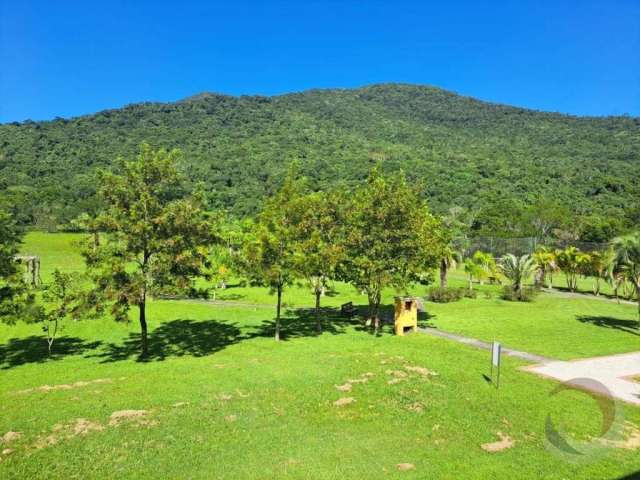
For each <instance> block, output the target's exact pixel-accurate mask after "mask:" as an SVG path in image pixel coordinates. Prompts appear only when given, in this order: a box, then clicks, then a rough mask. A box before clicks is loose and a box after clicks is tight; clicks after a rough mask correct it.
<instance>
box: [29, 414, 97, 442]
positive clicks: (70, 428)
mask: <svg viewBox="0 0 640 480" xmlns="http://www.w3.org/2000/svg"><path fill="white" fill-rule="evenodd" d="M104 429H105V426H104V425H102V424H101V423H99V422H93V421H91V420H87V419H86V418H77V419H75V420H74V421H72V422H69V423H57V424H56V425H54V426H53V427H52V429H51V430H52V433H51V434H49V435H42V436H40V437H38V438H37V439H36V442H35V443H34V447H35V448H37V449H42V448H46V447H51V446H53V445H56V444H57V443H59V442H60V441H62V440H67V439H70V438H73V437H77V436H78V435H87V434H88V433H91V432H100V431H102V430H104Z"/></svg>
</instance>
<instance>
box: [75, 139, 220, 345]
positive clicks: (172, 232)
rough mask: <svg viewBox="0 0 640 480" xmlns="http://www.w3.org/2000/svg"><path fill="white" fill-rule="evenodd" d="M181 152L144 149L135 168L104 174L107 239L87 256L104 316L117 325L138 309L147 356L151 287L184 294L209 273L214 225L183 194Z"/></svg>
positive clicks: (131, 164) (124, 164) (128, 165)
mask: <svg viewBox="0 0 640 480" xmlns="http://www.w3.org/2000/svg"><path fill="white" fill-rule="evenodd" d="M179 157H180V152H179V151H177V150H172V151H166V150H162V149H160V150H154V149H152V148H151V147H150V146H149V145H147V144H142V146H141V147H140V153H139V155H138V156H137V158H136V159H135V160H133V161H120V162H119V163H120V164H121V165H120V168H121V173H119V174H115V173H111V172H105V173H103V174H102V175H101V189H100V196H101V199H102V201H103V203H104V211H103V212H102V214H101V215H100V216H99V217H98V218H99V221H100V225H99V228H100V230H102V231H103V232H105V235H103V236H102V237H101V239H100V242H99V244H97V245H96V243H95V242H94V240H93V238H92V239H89V240H88V241H87V245H86V248H84V250H83V255H84V257H85V261H86V263H87V267H88V271H89V274H90V276H91V278H92V279H93V281H94V284H95V290H94V293H95V297H94V298H99V299H100V300H101V301H100V302H98V303H97V304H96V305H95V307H96V308H97V309H99V310H100V311H102V310H104V308H105V305H106V304H108V305H109V306H110V313H111V314H112V315H113V316H114V317H115V319H116V320H128V312H129V309H130V307H131V306H135V307H137V308H138V319H139V322H140V332H141V340H142V343H141V346H142V356H143V357H144V356H146V355H147V353H148V338H147V336H148V335H147V316H146V306H147V300H148V295H149V291H150V288H151V287H152V286H161V285H166V284H171V285H176V286H181V287H186V286H187V285H190V284H192V283H193V279H194V278H195V277H196V276H198V275H202V274H203V272H204V270H205V268H207V267H208V264H209V260H208V255H209V251H208V247H209V245H210V244H211V242H212V240H213V235H212V227H211V223H210V222H209V220H208V217H207V216H206V214H205V213H204V211H203V210H202V199H201V195H200V194H198V193H197V192H196V194H194V195H192V196H187V195H185V193H184V192H183V191H182V189H181V180H182V178H181V176H180V175H179V173H178V168H177V162H178V159H179Z"/></svg>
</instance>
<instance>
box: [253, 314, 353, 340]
mask: <svg viewBox="0 0 640 480" xmlns="http://www.w3.org/2000/svg"><path fill="white" fill-rule="evenodd" d="M320 319H321V321H322V333H323V334H325V333H326V334H331V335H339V334H342V333H345V332H346V330H347V328H348V327H349V326H357V325H359V324H361V323H362V322H361V321H360V320H359V319H358V318H357V317H351V318H349V317H345V316H342V315H340V310H339V309H337V308H331V307H321V308H320ZM275 330H276V327H275V320H266V321H264V322H262V324H261V325H260V326H259V327H258V328H257V329H256V330H255V331H254V332H253V333H252V334H251V335H250V336H251V337H272V336H274V334H275ZM317 334H318V333H317V326H316V311H315V309H314V308H296V309H289V310H287V311H285V314H284V315H283V316H282V318H281V319H280V340H289V339H292V338H301V337H312V336H316V335H317Z"/></svg>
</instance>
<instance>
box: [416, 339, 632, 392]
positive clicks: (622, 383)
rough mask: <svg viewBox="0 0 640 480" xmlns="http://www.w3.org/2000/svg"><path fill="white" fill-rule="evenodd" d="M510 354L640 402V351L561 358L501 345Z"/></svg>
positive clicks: (557, 376) (553, 374)
mask: <svg viewBox="0 0 640 480" xmlns="http://www.w3.org/2000/svg"><path fill="white" fill-rule="evenodd" d="M419 331H420V332H422V333H425V334H427V335H432V336H434V337H440V338H446V339H449V340H453V341H455V342H458V343H463V344H465V345H471V346H474V347H477V348H482V349H484V350H491V344H490V343H487V342H483V341H482V340H478V339H476V338H470V337H464V336H462V335H457V334H455V333H449V332H443V331H442V330H438V329H436V328H420V329H419ZM502 352H503V353H505V354H506V355H508V356H510V357H516V358H520V359H522V360H526V361H528V362H533V363H535V364H536V365H530V366H528V367H523V368H522V370H523V371H526V372H530V373H535V374H537V375H541V376H543V377H547V378H553V379H554V380H558V381H560V382H569V383H572V384H574V385H576V386H577V387H580V388H583V389H587V390H590V391H593V392H595V393H598V394H601V395H606V396H609V395H611V396H613V397H615V398H618V399H620V400H622V401H624V402H628V403H632V404H635V405H640V352H632V353H624V354H620V355H609V356H605V357H595V358H587V359H583V360H571V361H561V360H554V359H551V358H547V357H543V356H540V355H536V354H533V353H528V352H522V351H520V350H513V349H511V348H506V347H503V348H502Z"/></svg>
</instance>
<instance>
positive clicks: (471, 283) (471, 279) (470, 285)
mask: <svg viewBox="0 0 640 480" xmlns="http://www.w3.org/2000/svg"><path fill="white" fill-rule="evenodd" d="M471 290H473V277H472V276H471V275H469V291H471Z"/></svg>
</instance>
